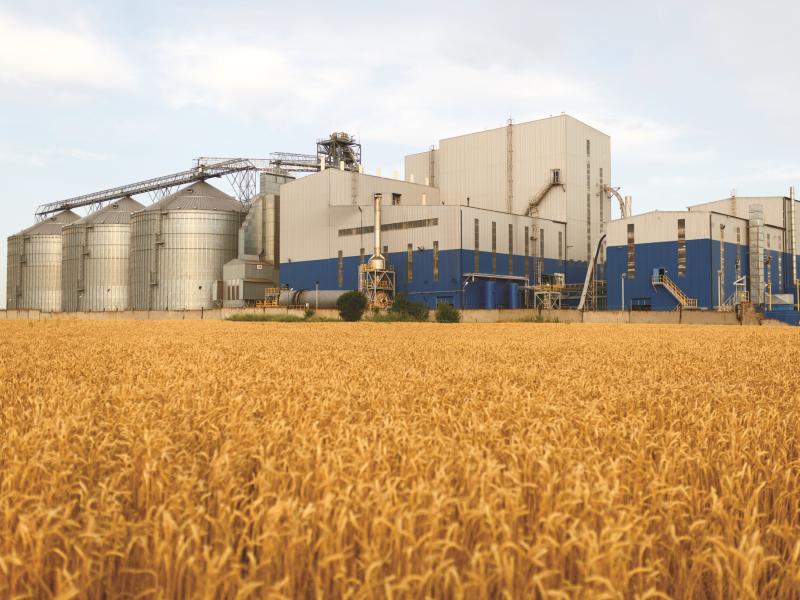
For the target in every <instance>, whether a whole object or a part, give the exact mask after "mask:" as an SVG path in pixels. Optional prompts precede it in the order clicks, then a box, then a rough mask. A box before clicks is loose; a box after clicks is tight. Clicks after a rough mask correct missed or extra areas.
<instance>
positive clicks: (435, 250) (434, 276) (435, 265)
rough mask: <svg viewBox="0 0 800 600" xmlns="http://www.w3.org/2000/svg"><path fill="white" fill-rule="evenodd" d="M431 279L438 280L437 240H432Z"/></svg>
mask: <svg viewBox="0 0 800 600" xmlns="http://www.w3.org/2000/svg"><path fill="white" fill-rule="evenodd" d="M433 280H434V281H439V242H436V241H434V242H433Z"/></svg>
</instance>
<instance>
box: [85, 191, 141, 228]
mask: <svg viewBox="0 0 800 600" xmlns="http://www.w3.org/2000/svg"><path fill="white" fill-rule="evenodd" d="M143 208H144V205H143V204H140V203H139V202H137V201H136V200H134V199H133V198H131V197H130V196H125V197H124V198H120V199H119V200H114V201H113V202H112V203H111V204H109V205H108V206H105V207H103V208H101V209H100V210H98V211H95V212H93V213H90V214H88V215H86V216H85V217H83V218H82V219H80V220H79V221H75V223H73V225H128V224H129V223H130V222H131V213H134V212H136V211H137V210H142V209H143Z"/></svg>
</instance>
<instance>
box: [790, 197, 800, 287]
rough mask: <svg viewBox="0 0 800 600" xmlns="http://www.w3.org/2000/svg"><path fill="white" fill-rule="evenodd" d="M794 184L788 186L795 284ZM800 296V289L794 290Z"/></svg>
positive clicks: (794, 280)
mask: <svg viewBox="0 0 800 600" xmlns="http://www.w3.org/2000/svg"><path fill="white" fill-rule="evenodd" d="M794 204H795V200H794V186H792V187H790V188H789V216H790V218H791V223H792V239H791V242H792V285H794V286H797V257H796V255H797V229H796V226H797V222H796V221H795V206H794ZM795 293H797V294H798V295H799V296H800V290H795Z"/></svg>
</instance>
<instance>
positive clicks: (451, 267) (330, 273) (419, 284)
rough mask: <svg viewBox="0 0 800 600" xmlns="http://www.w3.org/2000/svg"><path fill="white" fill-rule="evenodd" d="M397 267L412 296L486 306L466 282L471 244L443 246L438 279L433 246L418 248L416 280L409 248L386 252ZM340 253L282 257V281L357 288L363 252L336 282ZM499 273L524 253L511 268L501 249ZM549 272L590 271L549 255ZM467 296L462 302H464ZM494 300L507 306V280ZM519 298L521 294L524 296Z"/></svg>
mask: <svg viewBox="0 0 800 600" xmlns="http://www.w3.org/2000/svg"><path fill="white" fill-rule="evenodd" d="M387 258H388V260H389V262H390V263H391V265H392V266H393V267H394V269H395V276H396V282H397V291H398V292H404V293H406V294H407V295H408V296H409V298H410V299H411V300H414V301H417V302H425V303H426V304H427V305H428V306H429V307H431V308H434V307H435V306H436V304H437V299H440V298H441V299H451V300H452V301H453V302H454V304H455V305H456V306H458V307H462V308H463V307H467V308H484V305H485V295H484V294H482V292H479V291H478V290H477V287H478V286H476V285H472V284H469V285H467V286H466V288H462V286H463V284H464V281H463V278H462V273H472V272H474V270H475V256H474V251H473V250H443V251H441V252H439V279H438V281H434V279H433V251H432V250H414V257H413V260H414V262H413V266H412V274H413V278H412V281H408V280H407V270H408V269H407V265H408V254H407V252H391V253H389V256H388V257H387ZM478 260H479V262H480V271H479V272H481V273H491V272H492V254H491V252H481V253H480V256H479V259H478ZM529 260H530V267H529V277H531V276H532V273H533V261H532V260H531V259H529ZM338 264H339V260H338V258H328V259H321V260H311V261H302V262H285V263H281V268H280V283H281V286H286V285H289V287H291V288H292V289H296V290H297V289H305V290H313V289H314V285H315V282H317V281H318V282H319V288H320V289H322V290H337V289H343V290H355V289H358V266H359V264H360V257H358V256H345V257H344V258H343V259H342V265H343V269H342V286H341V288H340V287H339V282H338ZM496 264H497V274H498V275H509V274H513V275H518V276H522V275H523V273H524V269H525V257H524V256H518V255H514V257H513V265H512V266H513V273H509V272H508V254H502V253H499V252H498V253H497V258H496ZM544 272H545V273H565V277H566V280H567V282H568V283H569V282H575V283H577V282H580V283H583V280H584V277H585V274H586V263H584V262H578V261H568V262H567V261H562V260H558V259H549V258H548V259H545V261H544ZM462 297H463V305H462ZM494 298H495V304H496V306H498V307H502V308H506V307H509V306H510V305H511V304H512V300H511V298H510V296H509V290H508V282H505V281H498V282H497V285H496V286H495V295H494ZM519 301H520V302H521V301H522V299H521V298H520V299H519Z"/></svg>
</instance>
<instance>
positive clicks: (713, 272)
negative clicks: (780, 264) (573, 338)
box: [606, 239, 777, 310]
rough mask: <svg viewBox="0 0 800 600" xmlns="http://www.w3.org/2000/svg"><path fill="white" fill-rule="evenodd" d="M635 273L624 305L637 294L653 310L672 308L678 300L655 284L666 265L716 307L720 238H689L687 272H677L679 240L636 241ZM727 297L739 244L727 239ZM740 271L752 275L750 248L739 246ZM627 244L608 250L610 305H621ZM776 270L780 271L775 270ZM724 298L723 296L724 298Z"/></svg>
mask: <svg viewBox="0 0 800 600" xmlns="http://www.w3.org/2000/svg"><path fill="white" fill-rule="evenodd" d="M635 250H636V257H635V260H636V276H635V277H634V278H633V279H627V278H626V279H625V307H624V308H625V309H626V310H627V309H629V308H630V307H631V304H632V301H633V300H634V298H637V299H642V300H643V301H646V302H648V303H649V304H650V306H651V307H652V309H653V310H673V309H674V308H675V307H677V305H678V301H677V300H675V298H673V297H672V295H671V294H670V293H669V292H667V291H666V290H665V289H664V288H663V287H662V286H653V284H652V280H651V278H652V274H653V270H654V269H665V270H666V273H667V275H668V276H669V277H670V278H671V279H672V280H673V281H674V282H675V283H676V284H677V285H678V287H679V288H680V289H681V290H682V291H683V292H684V293H685V294H686V295H687V296H689V297H690V298H695V299H697V303H698V306H699V307H701V308H714V307H716V306H717V305H718V304H719V289H718V287H719V286H718V284H717V273H718V271H719V268H720V244H719V241H716V240H709V239H701V240H687V241H686V274H685V275H678V242H677V241H675V242H658V243H652V244H636V247H635ZM723 251H724V252H725V272H724V290H723V294H724V296H725V298H727V297H728V296H730V295H731V294H732V293H733V291H734V285H733V283H734V281H735V280H736V244H731V243H727V242H726V243H725V245H724V250H723ZM740 257H741V265H740V271H741V274H742V275H743V276H747V275H749V263H748V251H747V247H746V246H742V247H741V248H740ZM627 269H628V249H627V246H611V247H609V248H608V251H607V266H606V274H607V276H608V308H609V309H612V310H619V309H620V308H621V295H622V284H621V281H620V275H621V274H622V273H627ZM776 272H777V271H776ZM723 300H724V298H723Z"/></svg>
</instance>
